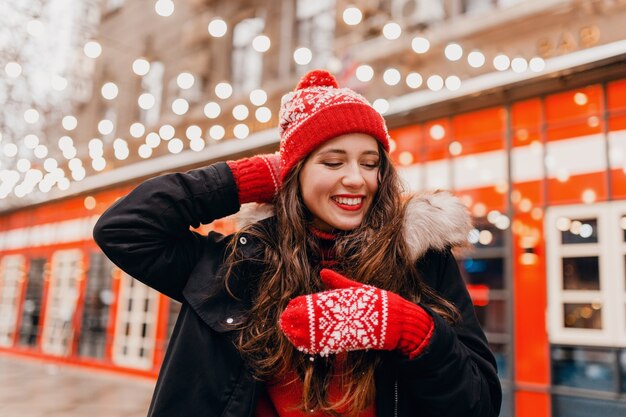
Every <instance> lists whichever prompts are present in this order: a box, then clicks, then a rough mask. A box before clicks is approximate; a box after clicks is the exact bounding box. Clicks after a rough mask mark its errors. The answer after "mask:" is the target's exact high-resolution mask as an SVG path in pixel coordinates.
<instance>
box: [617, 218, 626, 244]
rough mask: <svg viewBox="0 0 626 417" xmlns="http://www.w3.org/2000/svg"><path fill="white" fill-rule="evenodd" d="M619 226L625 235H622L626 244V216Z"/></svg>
mask: <svg viewBox="0 0 626 417" xmlns="http://www.w3.org/2000/svg"><path fill="white" fill-rule="evenodd" d="M619 225H620V226H621V228H622V230H623V233H622V238H623V240H624V242H626V216H624V217H622V218H621V219H620V221H619Z"/></svg>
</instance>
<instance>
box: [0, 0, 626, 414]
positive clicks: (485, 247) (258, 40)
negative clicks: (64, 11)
mask: <svg viewBox="0 0 626 417" xmlns="http://www.w3.org/2000/svg"><path fill="white" fill-rule="evenodd" d="M161 1H162V0H161ZM157 3H158V2H157ZM355 4H356V5H357V6H358V7H359V10H360V11H361V20H360V23H358V24H356V25H348V24H347V23H346V20H347V21H350V18H351V14H350V12H349V11H348V10H347V9H349V8H350V7H351V5H350V4H348V3H347V2H342V1H317V2H315V4H314V5H312V4H311V2H305V1H298V0H281V1H277V2H254V1H242V2H217V1H203V0H188V1H186V2H177V3H176V6H175V7H176V9H175V11H174V13H173V14H171V15H170V16H160V15H158V14H155V12H154V6H155V4H154V2H152V1H147V0H142V1H133V2H130V1H123V0H117V1H107V2H105V3H104V4H103V6H102V7H103V9H102V17H101V24H100V34H99V35H98V37H97V40H98V42H100V44H101V45H102V55H101V56H100V57H99V58H98V59H97V61H96V62H95V70H94V74H95V75H94V78H93V88H92V89H91V94H90V96H89V98H88V99H86V100H84V101H83V102H82V104H80V105H79V106H78V108H77V112H76V117H77V119H78V120H79V123H78V126H77V128H76V130H74V131H73V132H72V133H71V134H72V136H73V138H74V141H75V142H76V143H77V144H82V145H83V146H82V147H80V146H78V145H77V147H78V148H79V149H78V154H79V158H81V160H82V161H83V165H84V166H85V167H86V169H87V170H88V171H89V172H90V174H91V175H89V176H88V177H87V178H86V179H84V180H82V181H80V182H78V181H77V182H75V183H73V184H72V186H71V187H70V189H69V190H67V191H64V192H61V191H55V190H53V191H51V192H50V193H48V194H46V196H45V197H41V199H40V200H41V201H33V202H32V204H31V205H30V206H28V207H21V208H19V209H18V208H13V209H10V210H7V211H5V212H4V213H3V214H2V215H1V216H0V352H2V351H5V352H11V353H16V354H23V355H34V356H37V357H45V358H48V359H51V360H56V361H61V362H71V363H76V364H80V365H82V366H95V367H104V368H109V369H115V370H119V371H120V372H133V373H140V374H145V375H149V376H155V375H156V372H157V371H158V367H159V364H160V361H161V360H162V357H163V353H164V349H165V346H166V343H167V338H168V334H169V329H171V327H172V326H173V321H174V320H175V317H176V313H177V310H178V306H177V305H176V303H174V302H172V301H170V300H168V299H167V298H166V297H164V296H161V295H158V294H156V293H154V292H153V291H152V290H149V289H147V288H146V287H144V286H142V285H141V284H139V283H137V282H135V281H133V280H132V279H131V278H130V277H128V276H126V275H125V274H124V273H122V272H121V271H119V270H118V269H117V268H115V267H114V266H113V265H112V264H111V263H110V262H109V261H108V260H107V259H106V258H105V257H104V255H103V254H102V253H101V252H100V251H99V250H98V248H97V247H96V246H95V244H94V243H93V241H92V240H91V228H92V226H93V224H94V223H95V221H96V219H97V217H98V215H99V214H100V213H102V212H103V211H104V210H105V209H106V207H108V206H109V205H110V204H111V203H112V202H114V201H115V200H116V199H117V198H119V197H120V196H123V195H124V194H125V193H127V192H128V191H129V190H130V189H131V188H132V187H133V186H134V185H136V184H137V183H138V182H140V181H141V180H143V179H145V178H147V177H150V176H153V175H157V174H159V173H163V172H167V171H173V170H184V169H190V168H193V167H197V166H201V165H204V164H207V163H210V162H214V161H218V160H224V159H234V158H238V157H240V156H243V155H250V154H253V153H257V152H265V151H273V150H275V149H277V146H278V133H277V130H276V129H275V126H276V124H277V112H278V107H279V103H280V97H281V96H282V94H284V93H285V92H287V91H289V90H290V89H291V88H292V87H293V86H294V85H295V84H296V82H297V79H298V77H299V75H300V74H302V73H303V72H304V71H306V70H307V69H311V68H315V67H319V66H323V67H327V68H330V69H331V70H332V71H333V72H334V73H336V74H337V78H338V79H339V82H340V84H342V85H345V86H350V87H351V88H353V89H355V90H357V91H359V92H361V93H363V94H364V95H365V96H366V97H367V98H368V99H370V100H371V101H372V102H373V103H374V104H375V106H376V107H377V109H379V110H380V111H381V112H383V114H384V115H385V117H386V119H387V121H388V125H389V126H390V134H391V137H392V139H393V146H392V148H393V149H392V153H391V155H392V158H393V160H394V161H395V163H396V165H397V166H398V168H399V170H400V172H401V175H402V177H403V179H404V180H405V183H406V186H407V188H408V189H409V190H411V191H416V192H417V191H420V190H424V189H433V188H446V189H450V190H452V191H454V192H455V194H457V195H458V196H459V197H460V198H462V199H463V201H464V202H465V203H466V205H467V207H468V209H469V210H470V212H471V213H472V215H473V216H474V220H475V230H473V231H472V233H471V234H470V236H469V239H470V242H471V243H472V244H473V245H474V251H473V252H471V253H466V254H460V256H459V265H460V266H461V270H462V272H463V274H464V277H465V278H466V281H467V284H468V288H469V290H470V294H471V295H472V298H473V301H474V305H475V308H476V313H477V315H478V317H479V319H480V321H481V323H482V325H483V328H484V330H485V332H486V333H487V337H488V339H489V342H490V344H491V347H492V349H493V350H494V352H495V354H496V357H497V360H498V365H499V373H500V376H501V380H502V383H503V388H504V394H505V395H504V402H503V411H502V414H501V415H503V416H518V417H519V416H533V417H536V416H546V417H547V416H586V415H589V414H591V413H592V412H594V413H599V414H601V415H623V414H624V413H625V412H626V72H624V68H626V67H625V65H624V64H625V63H626V41H625V40H624V39H626V28H625V27H624V25H623V24H621V22H623V21H624V19H625V18H626V3H625V2H623V1H562V0H551V1H514V0H506V1H492V0H476V1H470V0H466V1H461V0H452V1H445V0H443V1H439V0H429V1H424V0H422V1H413V0H380V1H376V0H371V1H362V2H356V3H355ZM165 14H167V13H165ZM220 21H223V22H224V23H226V27H227V28H228V29H227V30H226V33H225V34H224V35H223V36H216V34H220V30H219V29H220ZM390 22H396V23H398V27H399V28H400V31H399V33H398V27H396V26H393V25H391V26H389V25H388V23H390ZM207 28H208V29H207ZM210 32H212V33H213V35H212V34H211V33H210ZM264 36H265V37H266V38H267V39H265V38H264ZM266 41H269V49H267V50H266V51H265V52H259V50H261V51H263V50H264V49H265V48H266V47H267V42H266ZM251 46H252V47H251ZM459 47H460V49H461V51H460V52H459ZM301 48H307V49H306V50H303V49H301ZM307 51H308V53H310V61H309V62H308V63H307V59H303V58H302V56H301V55H303V56H304V58H307ZM459 54H460V57H459ZM481 61H482V63H481ZM146 64H147V65H146ZM371 74H373V76H371ZM109 83H112V84H114V85H115V88H112V87H111V84H109ZM107 85H108V87H106V86H107ZM113 91H116V93H115V94H113ZM107 97H109V98H107ZM111 97H112V98H111ZM150 104H151V105H150ZM58 134H59V135H61V134H65V132H63V131H62V130H61V128H59V133H58ZM94 149H95V150H94ZM120 149H122V150H120ZM124 149H126V151H124ZM60 152H61V150H59V154H60ZM101 160H102V161H104V162H102V161H101ZM96 161H97V162H96ZM67 169H68V170H71V167H69V162H67ZM236 227H237V219H236V217H235V218H229V219H224V220H222V221H219V222H216V223H214V224H211V225H204V226H203V227H202V228H201V229H202V230H203V231H206V230H208V229H210V228H211V229H216V230H219V231H222V232H225V233H228V232H231V231H233V230H235V229H236Z"/></svg>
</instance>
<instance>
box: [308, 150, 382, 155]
mask: <svg viewBox="0 0 626 417" xmlns="http://www.w3.org/2000/svg"><path fill="white" fill-rule="evenodd" d="M329 153H338V154H342V155H346V154H347V153H348V152H346V151H345V150H344V149H327V150H325V151H323V152H320V153H319V154H317V156H322V155H326V154H329ZM361 155H375V156H379V155H378V151H374V150H371V151H365V152H363V153H362V154H361Z"/></svg>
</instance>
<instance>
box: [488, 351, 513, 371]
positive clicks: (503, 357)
mask: <svg viewBox="0 0 626 417" xmlns="http://www.w3.org/2000/svg"><path fill="white" fill-rule="evenodd" d="M508 346H509V345H508V344H505V343H489V347H490V348H491V351H492V352H493V355H494V356H495V357H496V365H497V366H498V375H500V377H501V378H502V377H503V376H506V375H508V372H509V355H510V352H509V348H508Z"/></svg>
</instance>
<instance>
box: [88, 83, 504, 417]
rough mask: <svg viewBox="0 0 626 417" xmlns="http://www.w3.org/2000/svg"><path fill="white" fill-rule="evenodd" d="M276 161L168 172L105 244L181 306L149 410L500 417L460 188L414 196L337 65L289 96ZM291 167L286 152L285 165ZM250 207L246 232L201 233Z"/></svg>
mask: <svg viewBox="0 0 626 417" xmlns="http://www.w3.org/2000/svg"><path fill="white" fill-rule="evenodd" d="M279 131H280V135H281V146H280V153H279V155H278V156H277V155H261V156H255V157H252V158H246V159H242V160H238V161H229V162H228V163H216V164H213V165H211V166H208V167H206V168H202V169H197V170H193V171H189V172H187V173H176V174H170V175H164V176H160V177H157V178H153V179H151V180H148V181H146V182H144V183H143V184H141V185H139V186H138V187H137V188H136V189H135V190H133V191H132V192H131V193H130V194H129V195H128V196H126V197H125V198H123V199H121V200H119V201H118V202H116V203H115V204H114V205H113V206H112V207H111V208H109V209H108V210H107V211H106V212H105V213H104V214H103V215H102V217H101V218H100V220H99V221H98V223H97V225H96V227H95V230H94V237H95V239H96V242H98V244H99V245H100V246H101V248H102V249H103V251H104V252H105V253H106V254H107V256H108V257H109V258H110V259H111V260H112V261H113V262H114V263H116V264H117V265H118V266H119V267H120V268H122V269H123V270H125V271H126V272H127V273H129V274H130V275H132V276H133V277H135V278H137V279H139V280H140V281H142V282H144V283H146V284H148V285H150V286H151V287H153V288H155V289H157V290H158V291H160V292H162V293H164V294H166V295H168V296H170V297H172V298H173V299H175V300H178V301H180V302H181V303H182V309H181V313H180V316H179V318H178V320H177V323H176V326H175V329H174V332H173V334H172V338H171V341H170V344H169V347H168V350H167V353H166V356H165V359H164V362H163V365H162V368H161V372H160V374H159V379H158V381H157V386H156V389H155V393H154V397H153V400H152V404H151V407H150V411H149V415H150V416H232V417H235V416H236V417H247V416H256V417H268V416H272V417H274V416H280V417H296V416H305V415H306V416H315V417H318V416H328V415H331V416H332V415H334V416H358V417H365V416H377V417H384V416H476V417H478V416H480V417H483V416H484V417H486V416H497V415H498V412H499V408H500V401H501V390H500V384H499V381H498V377H497V374H496V367H495V361H494V358H493V355H492V354H491V352H490V351H489V348H488V345H487V342H486V340H485V336H484V334H483V332H482V331H481V329H480V327H479V325H478V322H477V320H476V317H475V315H474V311H473V306H472V303H471V300H470V298H469V295H468V293H467V290H466V288H465V285H464V283H463V280H462V278H461V277H460V274H459V271H458V268H457V265H456V262H455V260H454V258H453V256H452V254H451V251H450V250H451V248H452V247H453V246H457V245H461V244H463V242H465V240H466V236H467V232H468V231H469V218H468V216H467V214H466V211H465V208H464V207H463V205H462V204H461V203H460V202H459V201H458V200H456V199H455V198H453V197H452V196H450V195H449V194H447V193H441V192H439V193H434V194H430V195H422V196H413V197H411V198H409V199H408V200H404V199H402V198H401V188H400V185H399V180H398V176H397V174H396V171H395V169H394V168H393V166H392V165H391V163H390V160H389V156H388V151H389V137H388V134H387V129H386V126H385V122H384V119H383V118H382V117H381V116H380V115H379V114H378V112H376V111H375V110H374V109H373V108H372V107H371V106H370V105H369V103H368V102H367V101H366V100H365V99H364V98H363V97H361V96H360V95H358V94H356V93H355V92H353V91H352V90H349V89H346V88H339V87H338V85H337V82H336V80H335V79H334V78H333V77H332V75H330V74H329V73H327V72H325V71H313V72H311V73H309V74H307V75H306V76H305V77H303V79H302V80H301V82H300V83H299V84H298V86H297V87H296V89H295V90H294V91H293V92H291V93H289V94H288V95H287V96H285V97H284V98H283V103H282V105H281V113H280V128H279ZM278 159H280V160H278ZM248 202H260V203H263V202H265V203H267V202H273V203H274V204H275V213H274V215H272V216H270V217H268V218H266V219H263V220H259V221H256V222H253V223H251V224H250V225H248V226H246V227H244V228H242V229H241V230H240V231H239V232H237V233H235V234H233V235H229V236H222V235H220V234H218V233H215V232H211V233H210V234H209V235H208V236H200V235H198V234H196V233H194V232H191V231H190V230H189V227H190V226H193V227H198V226H199V225H200V224H208V223H210V222H212V221H213V220H215V219H217V218H221V217H224V216H227V215H230V214H233V213H236V212H237V211H238V210H239V208H240V205H241V204H243V203H248Z"/></svg>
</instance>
